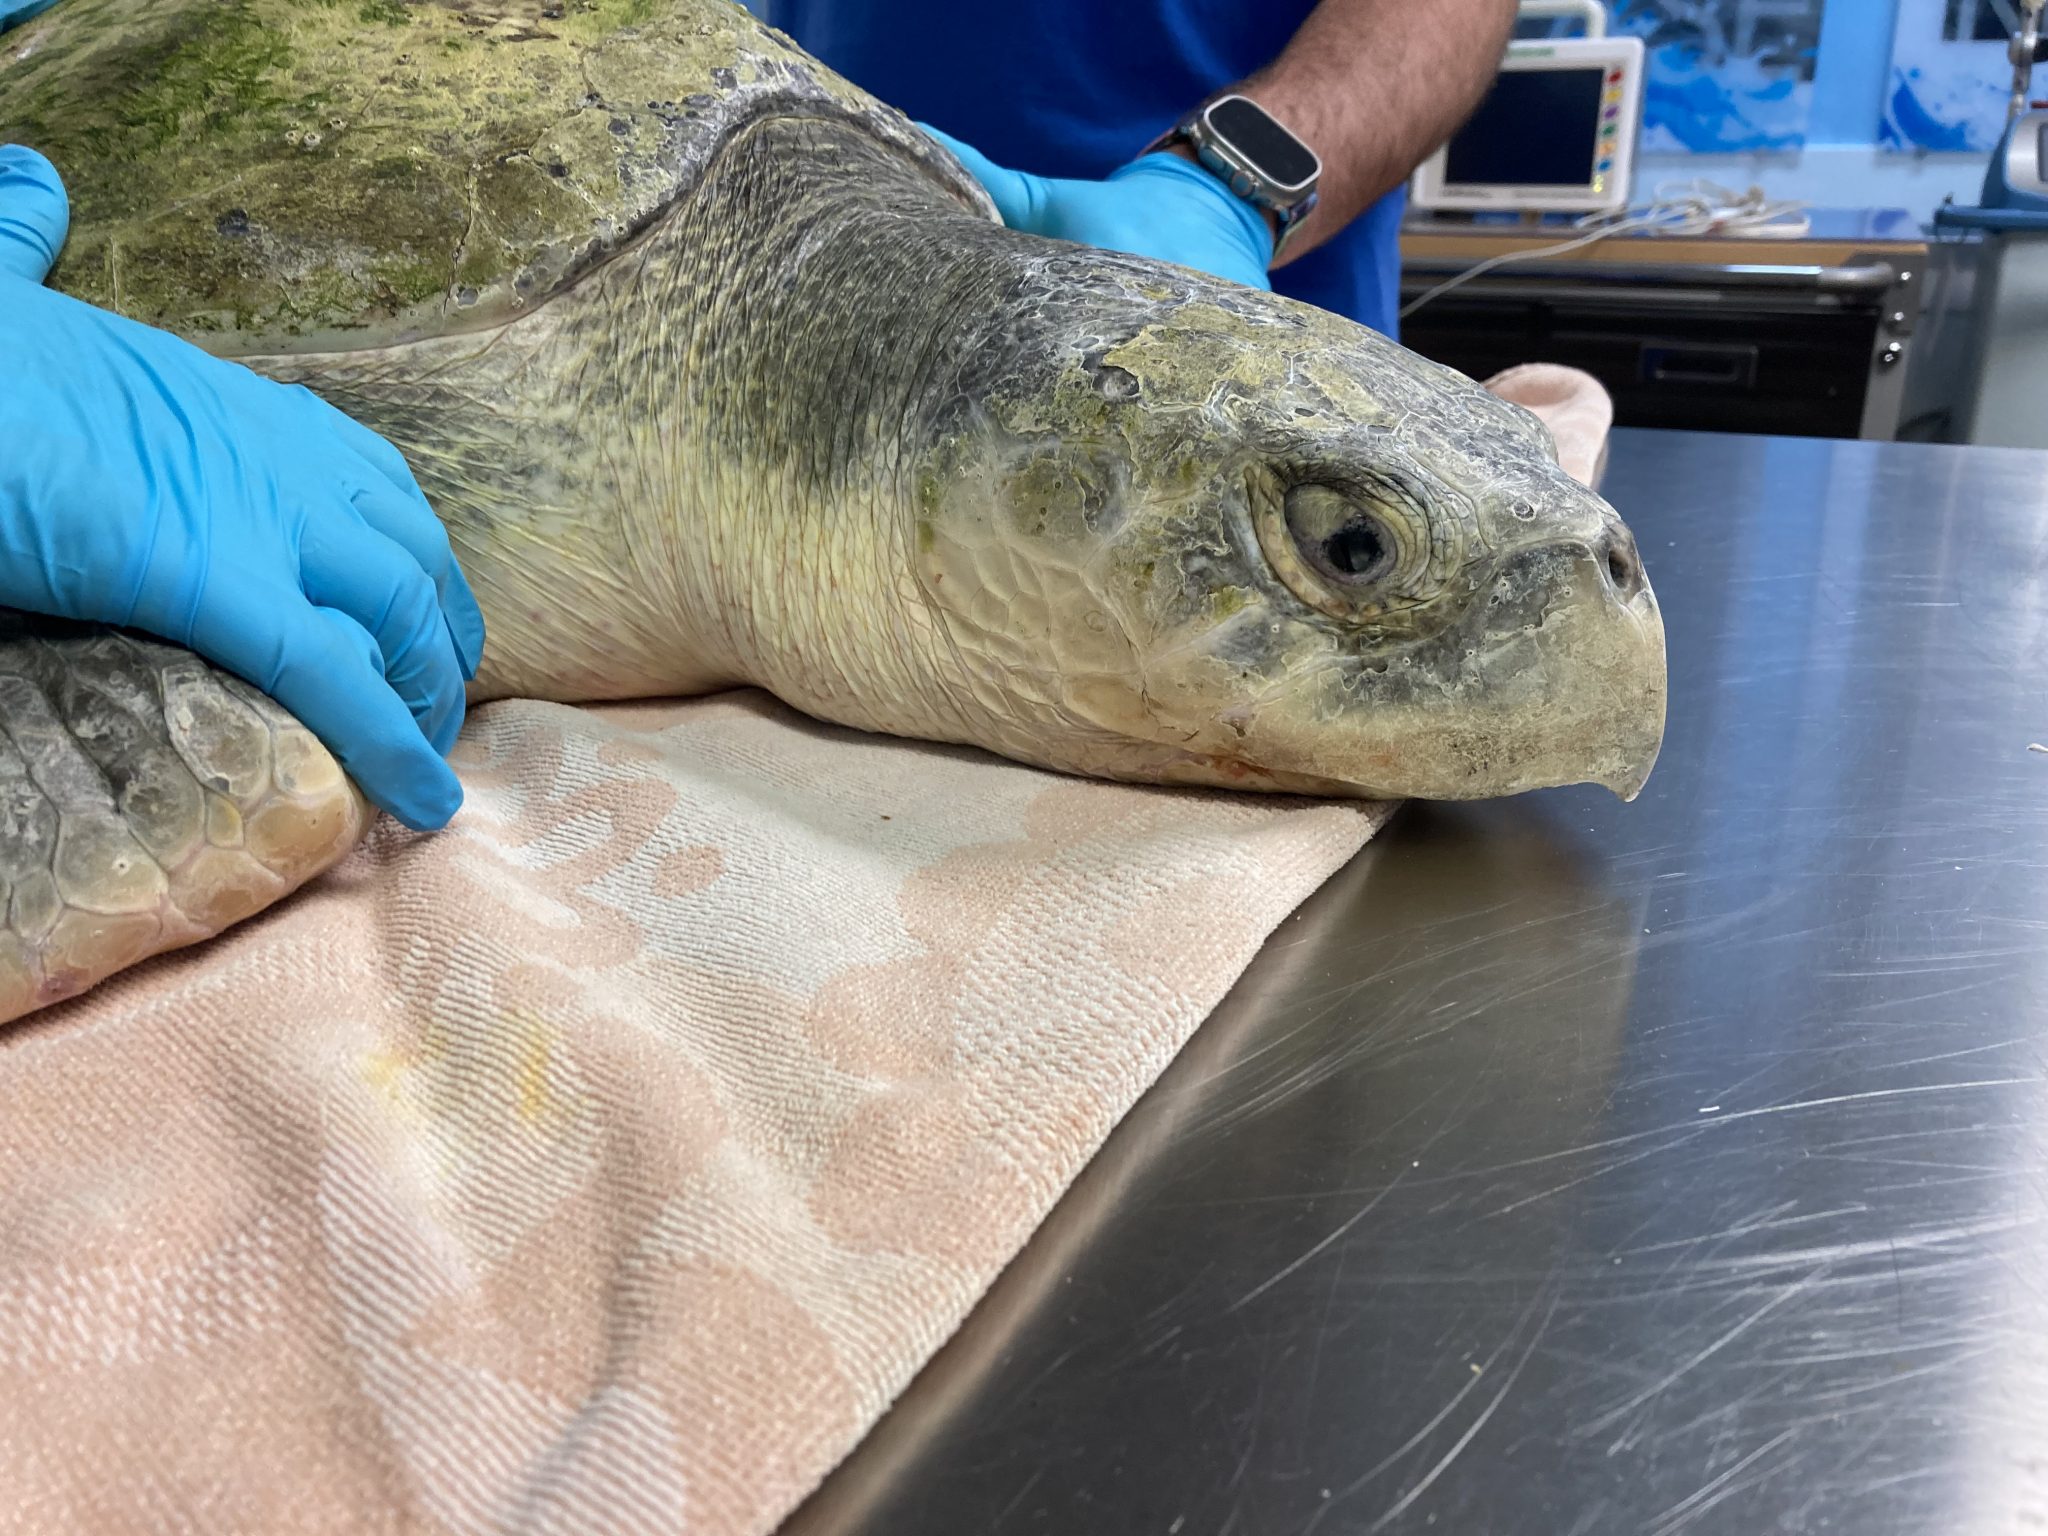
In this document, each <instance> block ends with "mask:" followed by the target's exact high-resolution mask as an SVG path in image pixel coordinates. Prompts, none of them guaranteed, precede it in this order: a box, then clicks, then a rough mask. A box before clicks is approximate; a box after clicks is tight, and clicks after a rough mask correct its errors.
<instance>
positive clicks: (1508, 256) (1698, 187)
mask: <svg viewBox="0 0 2048 1536" xmlns="http://www.w3.org/2000/svg"><path fill="white" fill-rule="evenodd" d="M1805 208H1806V204H1805V203H1803V202H1798V201H1796V200H1792V199H1785V200H1781V201H1775V202H1774V201H1772V200H1771V199H1770V198H1767V197H1766V196H1764V190H1763V188H1762V187H1754V186H1753V187H1751V188H1750V189H1749V190H1748V191H1747V192H1742V193H1737V192H1734V191H1732V190H1730V189H1729V188H1727V187H1724V186H1720V185H1718V184H1717V183H1714V182H1711V181H1707V180H1705V179H1703V178H1695V179H1694V180H1692V181H1690V182H1687V183H1684V184H1683V185H1673V184H1669V183H1667V184H1666V185H1664V186H1661V187H1659V188H1658V189H1657V195H1656V197H1655V199H1654V200H1653V201H1652V202H1650V203H1649V204H1648V205H1647V206H1645V207H1642V208H1635V209H1627V210H1623V211H1620V212H1612V213H1589V214H1585V215H1583V216H1582V217H1580V218H1578V219H1575V220H1573V221H1572V228H1574V229H1579V230H1584V231H1585V233H1584V234H1581V235H1576V236H1574V237H1573V238H1571V239H1569V240H1561V241H1559V242H1557V243H1556V244H1555V245H1538V246H1532V247H1530V248H1529V249H1528V250H1524V251H1503V252H1502V253H1501V254H1500V255H1498V256H1489V257H1487V258H1486V260H1484V261H1481V262H1476V263H1474V264H1473V265H1472V266H1469V267H1467V268H1466V269H1465V270H1464V271H1462V272H1460V273H1458V274H1456V275H1455V276H1453V277H1448V278H1446V279H1444V281H1442V282H1440V283H1438V284H1437V285H1436V286H1435V287H1434V288H1429V289H1425V290H1424V291H1423V292H1422V293H1419V294H1417V295H1416V296H1415V297H1414V298H1413V299H1410V300H1409V301H1408V302H1407V303H1406V304H1404V305H1403V306H1402V307H1401V313H1400V316H1399V318H1400V319H1403V320H1406V319H1407V318H1408V317H1409V316H1410V315H1412V314H1414V313H1415V311H1416V310H1418V309H1420V308H1422V306H1423V305H1425V304H1427V303H1429V302H1430V300H1432V299H1434V298H1437V297H1438V296H1439V295H1442V294H1446V293H1449V292H1450V291H1451V290H1452V289H1453V288H1457V287H1461V286H1462V285H1464V284H1466V283H1469V282H1471V281H1472V279H1473V278H1475V277H1483V276H1485V275H1486V274H1487V273H1488V272H1491V271H1493V270H1495V269H1496V268H1498V267H1504V266H1506V265H1507V264H1508V263H1509V262H1511V261H1535V260H1539V259H1540V258H1542V257H1545V256H1562V255H1563V254H1564V253H1565V252H1567V251H1576V250H1578V249H1580V248H1581V247H1582V246H1588V245H1592V244H1594V243H1596V242H1597V241H1601V240H1605V239H1607V238H1608V237H1609V236H1612V235H1621V234H1628V233H1630V232H1631V231H1634V230H1648V231H1649V232H1650V233H1651V234H1653V235H1718V234H1732V233H1736V232H1740V233H1743V234H1746V235H1750V236H1752V237H1756V238H1760V239H1769V240H1791V239H1797V238H1798V237H1799V236H1801V235H1803V234H1805V233H1806V232H1807V231H1808V230H1809V229H1810V228H1812V223H1813V221H1812V220H1811V219H1809V218H1808V217H1807V216H1806V213H1805V211H1804V210H1805Z"/></svg>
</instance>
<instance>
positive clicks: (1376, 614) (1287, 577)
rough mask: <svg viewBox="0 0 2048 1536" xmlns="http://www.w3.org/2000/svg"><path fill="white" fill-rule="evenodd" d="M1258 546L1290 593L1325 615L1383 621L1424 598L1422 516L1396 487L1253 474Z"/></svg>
mask: <svg viewBox="0 0 2048 1536" xmlns="http://www.w3.org/2000/svg"><path fill="white" fill-rule="evenodd" d="M1249 489H1250V491H1251V502H1252V508H1253V522H1254V523H1255V525H1256V527H1257V529H1258V536H1259V547H1260V548H1261V549H1262V550H1264V551H1265V555H1266V561H1267V563H1268V564H1269V565H1271V566H1272V568H1273V573H1274V574H1275V575H1276V576H1278V577H1279V578H1280V579H1281V580H1282V581H1283V582H1285V583H1286V584H1287V586H1288V588H1289V590H1291V591H1292V592H1293V593H1294V595H1295V596H1296V597H1298V598H1300V599H1301V600H1302V601H1303V602H1304V603H1307V604H1308V605H1309V606H1310V607H1311V608H1317V609H1320V610H1321V611H1322V612H1324V613H1326V614H1328V615H1329V616H1330V617H1331V618H1333V619H1343V620H1347V621H1350V622H1354V623H1383V622H1389V621H1391V620H1392V619H1393V617H1394V616H1395V615H1396V614H1398V613H1402V612H1404V611H1408V610H1412V609H1414V608H1415V607H1416V606H1417V605H1418V604H1421V603H1424V602H1426V601H1427V600H1428V599H1429V597H1430V596H1431V595H1432V593H1433V592H1434V591H1435V589H1436V586H1437V583H1436V581H1435V580H1434V578H1433V577H1432V576H1431V573H1430V565H1431V544H1430V524H1429V522H1428V519H1427V518H1426V517H1424V515H1423V514H1422V512H1421V510H1420V509H1419V508H1417V507H1414V506H1411V505H1410V504H1409V502H1408V501H1407V499H1406V498H1405V497H1403V496H1402V495H1401V494H1399V492H1398V491H1396V490H1395V489H1393V488H1391V487H1389V488H1385V489H1381V488H1379V487H1376V486H1372V485H1368V484H1366V483H1364V482H1362V481H1361V482H1357V483H1335V484H1333V483H1331V482H1329V481H1324V480H1299V481H1296V482H1295V483H1294V484H1292V485H1288V484H1286V482H1285V481H1284V480H1282V479H1281V477H1280V476H1279V475H1273V476H1271V477H1270V478H1268V477H1266V476H1265V475H1254V476H1253V477H1252V479H1251V481H1250V486H1249Z"/></svg>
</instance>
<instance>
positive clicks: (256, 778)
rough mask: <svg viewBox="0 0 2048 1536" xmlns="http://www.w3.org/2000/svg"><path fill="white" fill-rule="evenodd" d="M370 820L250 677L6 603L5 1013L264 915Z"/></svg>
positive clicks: (0, 786) (1, 625) (2, 692)
mask: <svg viewBox="0 0 2048 1536" xmlns="http://www.w3.org/2000/svg"><path fill="white" fill-rule="evenodd" d="M370 820H371V812H370V809H369V806H368V805H367V803H366V802H365V801H364V800H363V799H362V797H361V796H360V794H359V793H358V792H357V790H356V788H355V786H354V785H352V784H351V783H350V782H349V780H348V777H347V775H345V774H344V773H343V772H342V770H341V767H340V765H339V764H338V763H336V762H335V760H334V759H333V758H332V757H331V756H329V755H328V753H327V750H326V749H325V748H324V747H322V746H321V745H320V743H319V742H318V741H316V740H315V739H314V737H313V735H312V733H311V732H309V731H307V730H306V728H305V727H304V726H302V725H300V724H299V723H298V722H297V721H296V720H294V719H293V718H292V717H291V716H290V715H289V714H287V713H286V712H285V711H284V710H282V709H281V708H279V707H278V706H277V705H276V704H275V703H273V702H272V701H271V700H269V699H267V698H265V697H264V696H263V695H262V694H260V693H258V692H257V691H256V690H255V689H253V688H251V687H249V686H247V685H246V684H245V683H243V682H242V681H241V680H240V679H238V678H235V677H231V676H229V675H227V674H225V673H223V672H220V671H217V670H215V669H214V668H213V667H211V666H209V665H208V664H207V663H206V662H204V661H202V660H200V659H199V658H198V657H197V656H195V655H193V654H192V653H191V652H190V651H186V650H181V649H179V648H177V647H175V646H169V645H162V644H158V643H156V642H154V641H151V640H146V639H143V638H141V637H139V636H135V635H131V634H128V633H126V632H121V631H115V630H110V629H105V628H100V627H96V626H89V625H78V624H68V623H63V622H61V621H55V620H45V619H42V618H36V617H30V616H27V615H23V614H18V613H11V612H7V611H5V610H0V1022H4V1021H6V1020H9V1019H14V1018H18V1017H19V1016H21V1015H22V1014H25V1013H29V1012H32V1011H34V1010H35V1009H37V1008H41V1007H44V1006H46V1005H48V1004H50V1003H54V1002H57V1001H59V1000H60V999H63V998H67V997H71V996H74V995H76V994H77V993H80V992H83V991H85V990H86V989H87V988H88V987H91V986H94V985H95V984H97V983H98V982H100V981H103V980H105V979H106V978H107V977H108V976H111V975H113V974H114V973H115V972H116V971H120V970H123V969H125V968H127V967H128V966H131V965H133V964H135V963H136V962H137V961H139V960H143V959H147V958H148V957H149V956H151V955H155V954H161V953H162V952H163V951H165V950H168V949H177V948H180V947H181V946H184V945H187V944H193V943H196V942H198V941H200V940H202V939H207V938H211V937H212V936H213V935H214V934H216V933H219V932H220V931H221V930H222V929H224V928H227V927H229V926H230V925H232V924H234V923H237V922H240V921H241V920H242V919H243V918H246V917H249V916H251V915H252V914H254V913H257V912H260V911H262V910H263V909H264V908H265V907H267V906H269V905H270V904H271V903H272V902H274V901H276V900H277V899H278V898H279V897H281V896H284V895H286V894H288V893H289V892H291V891H293V890H295V889H297V888H298V887H299V886H301V885H304V884H305V883H306V882H307V881H308V880H311V879H313V878H314V877H315V876H316V875H318V874H320V873H322V872H323V871H324V870H326V869H328V868H329V867H331V866H332V865H333V864H335V863H336V862H338V861H339V860H340V859H341V857H342V856H343V855H344V854H346V853H347V852H348V851H349V850H350V849H351V848H353V847H354V846H355V845H356V843H357V841H358V840H359V839H360V838H361V837H362V835H363V833H364V831H365V830H366V829H367V828H368V826H369V824H370Z"/></svg>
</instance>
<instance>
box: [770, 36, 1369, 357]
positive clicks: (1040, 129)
mask: <svg viewBox="0 0 2048 1536" xmlns="http://www.w3.org/2000/svg"><path fill="white" fill-rule="evenodd" d="M1314 9H1315V0H766V10H767V17H768V20H769V21H770V22H771V23H772V24H773V25H775V26H778V27H780V28H782V29H783V30H784V31H785V32H788V33H789V34H790V35H791V36H792V37H794V38H795V39H796V40H797V42H798V43H799V44H801V45H802V46H803V47H804V48H805V49H806V50H807V51H809V52H810V53H812V54H813V55H815V56H816V57H817V58H819V59H821V60H823V61H824V62H825V63H826V64H828V65H830V66H831V67H832V68H833V69H835V70H837V71H838V72H839V73H840V74H842V75H844V76H846V78H847V79H849V80H851V81H853V82H854V83H855V84H856V85H859V86H862V87H864V88H865V89H867V90H869V91H871V92H873V93H874V94H875V95H877V96H879V97H881V98H882V100H884V101H886V102H888V103H890V104H891V105H892V106H895V107H899V108H901V109H902V110H903V111H905V112H907V113H909V114H910V115H911V116H912V117H914V118H917V119H919V120H920V121H923V122H927V123H930V124H931V125H932V126H933V127H935V128H941V129H944V130H945V131H946V132H947V133H950V134H952V135H953V136H954V137H956V138H959V139H963V140H965V141H966V142H967V143H969V144H972V145H973V146H974V147H975V148H976V149H978V150H980V151H981V152H982V153H983V154H985V155H987V156H988V157H989V158H990V159H991V160H994V161H995V162H996V163H997V164H998V165H1007V166H1011V167H1013V168H1015V169H1017V170H1020V171H1030V172H1033V173H1034V174H1036V175H1040V176H1081V177H1102V176H1106V175H1108V174H1109V173H1110V172H1111V171H1113V170H1115V169H1116V168H1117V167H1118V166H1119V165H1122V164H1123V163H1125V162H1126V161H1128V160H1130V159H1131V158H1132V157H1133V156H1134V155H1136V154H1137V153H1138V151H1139V150H1141V149H1143V148H1144V147H1145V146H1146V145H1147V144H1149V143H1150V142H1151V141H1152V140H1153V139H1154V138H1156V137H1157V136H1158V135H1159V134H1161V133H1163V132H1165V131H1166V130H1167V129H1169V128H1171V127H1172V126H1173V125H1174V124H1175V123H1177V122H1178V121H1180V119H1181V117H1182V116H1183V115H1184V114H1185V113H1186V112H1187V111H1188V110H1189V109H1190V108H1192V107H1193V106H1194V105H1195V104H1196V103H1198V102H1200V101H1201V100H1202V99H1203V98H1204V97H1206V96H1208V95H1210V94H1211V93H1212V92H1214V91H1217V90H1220V89H1222V88H1223V87H1224V86H1226V85H1229V84H1231V83H1233V82H1235V81H1238V80H1241V79H1243V78H1244V77H1245V76H1247V75H1249V74H1251V73H1253V72H1254V71H1256V70H1259V69H1262V68H1264V67H1265V66H1266V65H1267V64H1270V63H1271V62H1272V61H1273V60H1274V59H1275V58H1276V57H1278V56H1279V54H1280V52H1281V50H1282V49H1284V48H1285V47H1286V46H1287V43H1288V40H1289V39H1291V38H1292V37H1293V36H1294V33H1295V31H1296V29H1298V28H1299V27H1300V25H1301V23H1302V22H1303V21H1304V20H1305V19H1306V18H1307V16H1308V14H1309V12H1310V11H1312V10H1314ZM1405 204H1406V191H1405V189H1403V188H1396V189H1395V190H1394V191H1392V192H1390V193H1388V194H1387V195H1386V196H1385V197H1383V198H1381V199H1380V200H1379V201H1378V202H1377V203H1375V204H1373V205H1372V206H1371V207H1370V208H1368V209H1367V210H1366V211H1365V212H1364V213H1363V214H1361V215H1359V217H1358V218H1357V219H1356V220H1354V221H1353V222H1352V223H1351V224H1350V225H1349V226H1348V227H1347V228H1345V229H1344V230H1342V231H1340V232H1339V233H1338V234H1337V235H1336V236H1335V237H1334V238H1332V239H1330V240H1328V241H1325V242H1324V243H1323V244H1322V245H1320V246H1318V247H1317V248H1316V249H1315V250H1313V251H1310V252H1309V253H1308V254H1307V255H1306V256H1303V257H1301V258H1299V259H1298V260H1296V261H1291V262H1289V263H1288V264H1287V265H1286V266H1284V267H1282V268H1280V269H1279V270H1278V271H1276V272H1275V273H1274V274H1273V286H1274V288H1275V289H1276V290H1278V291H1279V292H1281V293H1284V294H1287V295H1289V296H1290V297H1293V298H1297V299H1302V300H1305V301H1306V302H1308V303H1310V304H1316V305H1320V306H1321V307H1322V308H1324V309H1330V310H1335V311H1336V312H1337V313H1338V314H1340V315H1349V316H1350V317H1351V318H1352V319H1354V320H1358V321H1361V322H1363V323H1364V324H1366V325H1369V326H1372V327H1373V328H1374V329H1375V330H1379V331H1382V332H1384V333H1386V334H1387V335H1389V336H1392V335H1394V334H1395V333H1396V322H1395V318H1394V311H1395V309H1396V307H1397V294H1398V292H1399V284H1400V252H1399V246H1398V243H1397V231H1398V226H1399V224H1400V221H1401V211H1402V209H1403V207H1404V206H1405Z"/></svg>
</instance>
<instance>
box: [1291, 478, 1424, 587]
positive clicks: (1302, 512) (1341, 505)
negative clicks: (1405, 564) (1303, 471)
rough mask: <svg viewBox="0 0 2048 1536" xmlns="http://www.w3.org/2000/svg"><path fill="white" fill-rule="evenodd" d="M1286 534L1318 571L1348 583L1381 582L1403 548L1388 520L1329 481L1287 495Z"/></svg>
mask: <svg viewBox="0 0 2048 1536" xmlns="http://www.w3.org/2000/svg"><path fill="white" fill-rule="evenodd" d="M1285 505H1286V517H1287V533H1288V536H1289V537H1290V538H1292V539H1293V541H1294V547H1295V548H1296V549H1297V550H1299V551H1300V552H1301V558H1302V559H1303V560H1304V561H1306V562H1307V563H1308V565H1309V566H1310V567H1311V568H1312V569H1314V570H1315V571H1316V573H1317V574H1318V575H1321V576H1323V577H1325V578H1326V579H1328V580H1330V581H1334V582H1336V583H1337V584H1338V585H1340V586H1344V587H1359V586H1365V585H1368V584H1370V583H1372V582H1376V581H1378V580H1380V579H1381V578H1382V577H1384V576H1385V575H1387V573H1388V572H1389V571H1391V570H1392V569H1393V567H1394V555H1395V551H1396V549H1397V548H1398V546H1399V540H1398V539H1397V538H1396V536H1395V534H1394V532H1393V530H1392V529H1390V528H1389V527H1388V526H1387V524H1386V522H1385V520H1384V519H1382V518H1381V517H1379V516H1378V515H1376V514H1375V513H1373V512H1372V511H1370V510H1368V509H1367V508H1365V507H1362V506H1359V505H1358V504H1357V503H1356V502H1354V501H1352V500H1350V499H1349V498H1348V497H1346V496H1345V495H1344V494H1343V493H1342V492H1340V491H1337V490H1335V489H1333V488H1332V487H1330V486H1327V485H1297V486H1295V487H1294V488H1293V489H1292V490H1290V491H1289V492H1288V493H1287V497H1286V504H1285Z"/></svg>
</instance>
